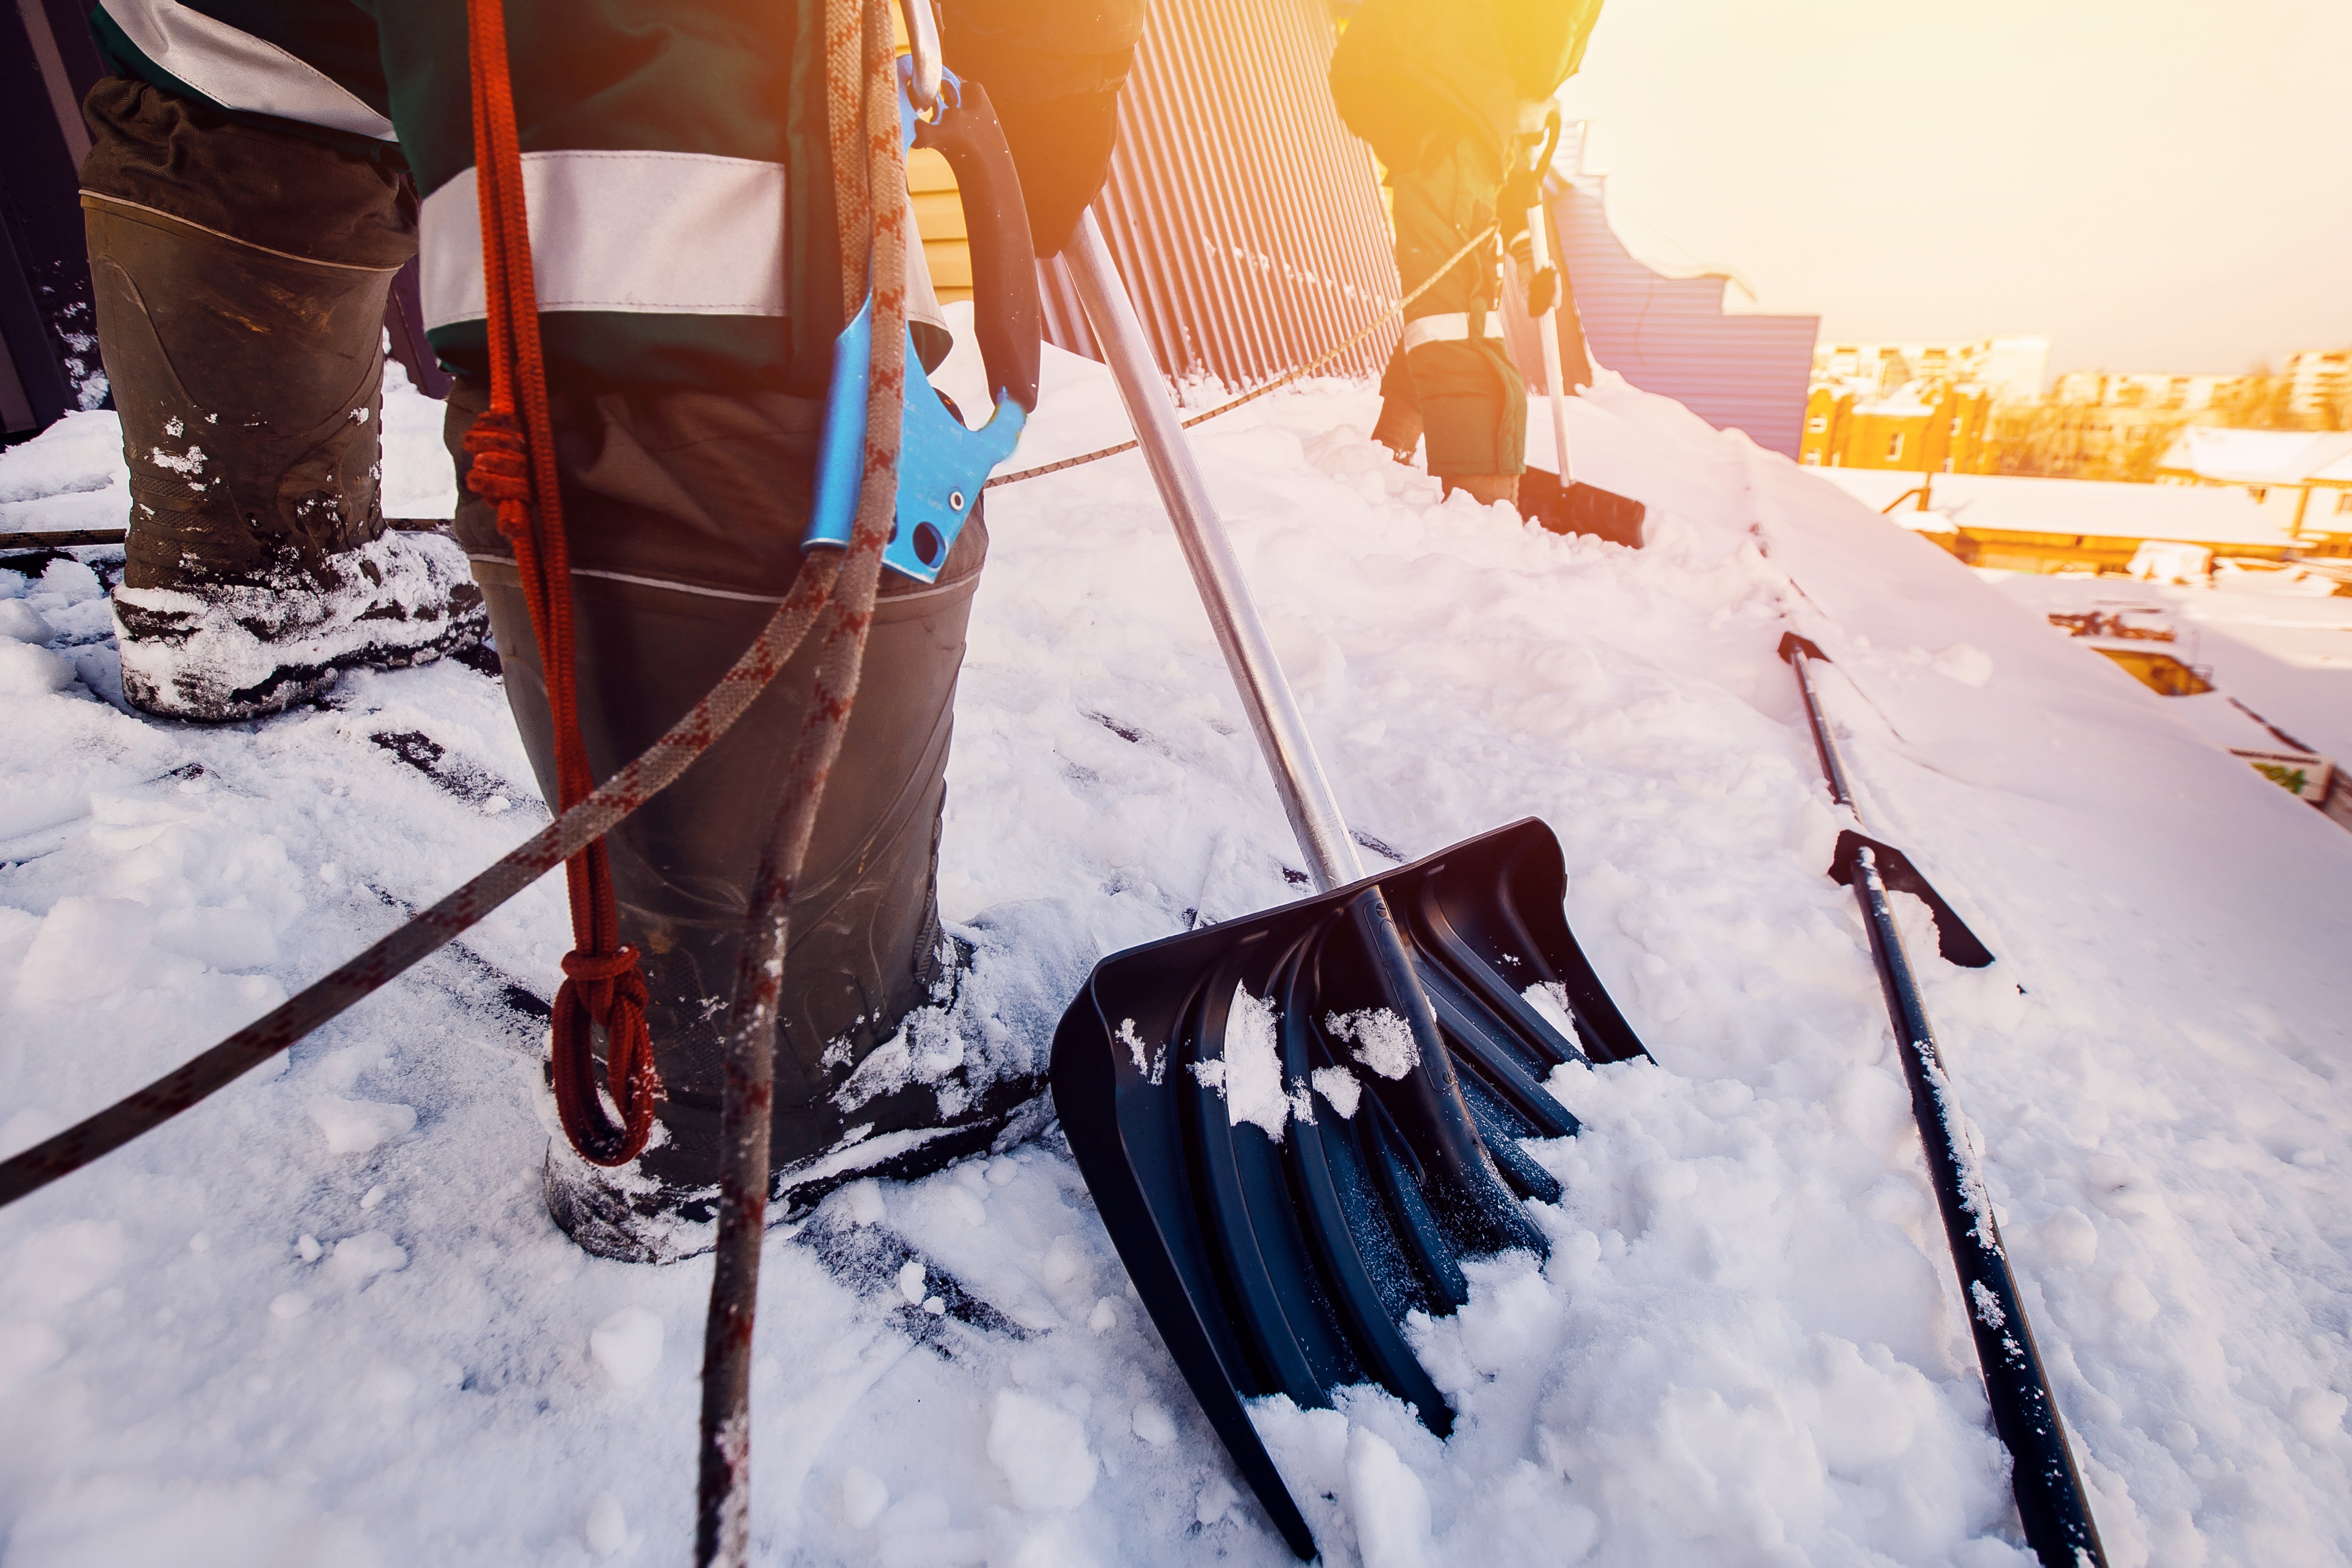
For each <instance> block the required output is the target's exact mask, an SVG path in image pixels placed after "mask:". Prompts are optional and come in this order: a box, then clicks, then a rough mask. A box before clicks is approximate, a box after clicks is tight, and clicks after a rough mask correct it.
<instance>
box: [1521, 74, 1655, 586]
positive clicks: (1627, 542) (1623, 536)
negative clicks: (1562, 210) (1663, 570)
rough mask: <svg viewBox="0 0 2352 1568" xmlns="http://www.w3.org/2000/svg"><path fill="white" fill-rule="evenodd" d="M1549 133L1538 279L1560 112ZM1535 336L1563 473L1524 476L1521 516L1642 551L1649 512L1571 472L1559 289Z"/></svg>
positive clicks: (1535, 232) (1545, 262)
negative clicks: (1644, 522)
mask: <svg viewBox="0 0 2352 1568" xmlns="http://www.w3.org/2000/svg"><path fill="white" fill-rule="evenodd" d="M1558 146H1559V108H1558V106H1554V108H1553V109H1552V111H1551V123H1550V126H1549V135H1548V136H1547V138H1546V139H1545V142H1544V147H1543V152H1542V153H1541V154H1540V155H1539V156H1538V158H1537V159H1536V165H1535V167H1536V181H1537V184H1536V202H1535V205H1533V206H1532V207H1530V208H1528V261H1529V263H1530V264H1531V266H1532V268H1533V269H1534V272H1535V275H1536V276H1537V277H1538V278H1540V277H1542V276H1543V274H1544V273H1545V272H1547V271H1549V269H1550V268H1551V216H1550V215H1549V213H1547V212H1546V211H1545V210H1544V204H1543V184H1542V181H1543V176H1544V174H1546V173H1547V172H1548V171H1549V169H1550V168H1551V155H1552V150H1553V149H1554V148H1556V147H1558ZM1536 338H1537V341H1538V342H1540V343H1541V344H1542V345H1543V362H1544V385H1545V386H1546V387H1547V388H1549V390H1550V393H1551V449H1552V452H1553V454H1554V456H1555V457H1556V458H1558V460H1559V472H1558V473H1556V474H1555V473H1553V472H1551V471H1550V470H1549V469H1547V468H1529V469H1528V471H1527V472H1525V473H1523V474H1521V475H1520V476H1519V512H1520V515H1521V516H1523V517H1530V518H1533V519H1534V520H1535V521H1538V522H1539V523H1541V524H1543V526H1544V527H1546V528H1548V529H1549V530H1550V531H1552V532H1554V533H1591V534H1597V535H1599V536H1600V537H1601V538H1602V539H1606V540H1609V541H1611V542H1613V543H1617V544H1622V545H1624V546H1625V547H1626V548H1628V549H1630V550H1639V549H1641V548H1642V519H1643V517H1644V516H1645V515H1647V513H1648V511H1649V509H1648V508H1647V507H1645V506H1643V504H1642V503H1641V502H1640V501H1637V500H1634V499H1633V497H1632V496H1621V495H1619V494H1617V493H1616V492H1615V491H1614V490H1604V489H1601V487H1600V486H1598V485H1588V484H1585V483H1583V482H1582V481H1581V480H1579V479H1573V478H1571V477H1570V474H1569V471H1568V387H1567V385H1566V384H1565V383H1566V381H1567V373H1566V372H1565V371H1564V370H1563V369H1562V368H1561V366H1560V362H1559V288H1558V286H1557V284H1555V286H1554V287H1553V289H1552V293H1551V299H1550V300H1549V303H1547V304H1546V305H1545V306H1544V308H1543V309H1542V310H1538V311H1537V312H1536Z"/></svg>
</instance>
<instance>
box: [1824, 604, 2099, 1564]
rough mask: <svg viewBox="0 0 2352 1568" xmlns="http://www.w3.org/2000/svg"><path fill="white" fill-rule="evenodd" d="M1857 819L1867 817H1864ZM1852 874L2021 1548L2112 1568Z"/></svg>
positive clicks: (1877, 889)
mask: <svg viewBox="0 0 2352 1568" xmlns="http://www.w3.org/2000/svg"><path fill="white" fill-rule="evenodd" d="M1789 662H1790V665H1791V666H1792V667H1794V668H1795V669H1796V672H1797V686H1798V689H1800V690H1801V691H1802V692H1803V694H1804V699H1805V717H1806V719H1807V720H1808V721H1810V722H1811V725H1812V731H1813V744H1814V746H1815V747H1816V748H1817V749H1818V750H1819V751H1820V752H1821V756H1822V771H1823V772H1824V773H1827V774H1828V776H1829V781H1830V790H1831V793H1832V795H1836V797H1837V799H1838V802H1839V804H1841V805H1844V806H1846V807H1847V808H1848V809H1849V810H1852V809H1853V791H1852V790H1851V789H1850V788H1849V787H1848V784H1847V780H1846V773H1845V764H1844V763H1843V760H1842V759H1841V758H1840V757H1839V755H1838V750H1837V742H1836V740H1835V739H1834V738H1832V735H1831V734H1830V727H1829V721H1828V720H1827V719H1826V718H1824V717H1823V716H1822V706H1821V699H1820V696H1819V695H1818V694H1817V693H1816V692H1815V690H1814V689H1813V679H1812V671H1811V664H1812V660H1811V658H1810V657H1809V656H1808V655H1807V654H1806V652H1805V650H1804V649H1803V648H1801V647H1792V648H1790V653H1789ZM1855 820H1856V821H1857V822H1859V821H1860V820H1861V814H1860V813H1859V812H1858V811H1857V812H1855ZM1853 871H1854V875H1853V893H1854V899H1855V901H1856V902H1858V903H1859V904H1860V905H1861V906H1862V918H1863V924H1864V927H1865V928H1866V929H1867V930H1868V931H1869V932H1870V952H1871V957H1872V958H1873V960H1874V961H1875V963H1877V966H1878V984H1879V989H1880V990H1881V991H1882V992H1883V993H1884V994H1885V998H1886V1018H1887V1022H1888V1023H1889V1024H1890V1025H1892V1026H1894V1030H1895V1044H1896V1046H1897V1047H1898V1053H1899V1054H1900V1056H1901V1057H1902V1058H1903V1077H1904V1079H1905V1080H1906V1082H1908V1083H1909V1085H1910V1086H1911V1116H1912V1120H1913V1121H1916V1122H1917V1123H1918V1125H1919V1142H1920V1146H1921V1148H1922V1150H1923V1151H1924V1152H1925V1153H1926V1154H1927V1176H1928V1180H1929V1183H1930V1184H1932V1185H1933V1186H1934V1187H1935V1189H1936V1206H1937V1208H1938V1209H1939V1210H1941V1211H1942V1214H1943V1219H1944V1239H1945V1241H1946V1242H1947V1243H1948V1244H1949V1246H1950V1247H1951V1253H1952V1268H1953V1271H1954V1272H1955V1273H1956V1274H1958V1277H1959V1282H1960V1300H1961V1302H1962V1304H1963V1305H1964V1306H1965V1308H1966V1309H1967V1310H1968V1315H1969V1333H1970V1334H1971V1335H1972V1336H1973V1337H1974V1338H1975V1340H1976V1346H1977V1363H1978V1365H1979V1368H1980V1369H1981V1370H1982V1371H1983V1373H1984V1384H1985V1402H1986V1404H1988V1405H1990V1406H1991V1408H1992V1424H1993V1430H1994V1431H1996V1432H1998V1433H1999V1434H2000V1440H2001V1442H2002V1443H2004V1444H2005V1445H2007V1447H2008V1448H2009V1454H2010V1460H2011V1473H2010V1488H2011V1492H2012V1493H2013V1494H2014V1495H2015V1497H2016V1499H2017V1516H2018V1520H2019V1522H2020V1523H2021V1524H2022V1525H2023V1526H2024V1528H2025V1541H2026V1544H2027V1545H2028V1546H2030V1547H2031V1548H2032V1551H2033V1554H2034V1555H2035V1556H2036V1557H2038V1558H2039V1559H2041V1561H2042V1563H2043V1565H2044V1568H2084V1564H2086V1563H2089V1564H2097V1565H2098V1568H2105V1563H2106V1560H2107V1559H2106V1552H2105V1548H2103V1547H2102V1546H2101V1545H2100V1543H2099V1530H2098V1525H2097V1523H2096V1522H2095V1521H2094V1520H2093V1519H2092V1517H2091V1509H2090V1504H2089V1502H2088V1501H2087V1500H2085V1499H2084V1496H2083V1478H2082V1476H2081V1474H2080V1473H2079V1472H2077V1471H2076V1469H2075V1468H2074V1453H2073V1451H2072V1450H2071V1449H2070V1448H2069V1447H2067V1445H2066V1426H2065V1423H2064V1422H2063V1420H2061V1419H2060V1417H2059V1415H2058V1402H2057V1400H2056V1399H2055V1398H2054V1397H2053V1395H2052V1394H2051V1392H2050V1379H2049V1376H2048V1374H2047V1373H2044V1372H2043V1371H2042V1352H2040V1350H2038V1349H2037V1348H2036V1347H2035V1345H2034V1342H2033V1329H2032V1325H2031V1324H2030V1323H2028V1322H2027V1321H2026V1317H2025V1303H2024V1302H2023V1301H2021V1300H2019V1298H2018V1293H2017V1279H2016V1276H2015V1275H2014V1274H2012V1273H2011V1270H2010V1267H2009V1253H2008V1251H2007V1249H2006V1248H2004V1247H2002V1245H2001V1240H2000V1226H1998V1225H1996V1224H1995V1223H1994V1221H1993V1214H1992V1196H1991V1194H1990V1191H1988V1189H1987V1188H1986V1186H1985V1181H1984V1172H1983V1170H1982V1168H1981V1167H1980V1166H1979V1164H1978V1163H1977V1156H1976V1154H1975V1153H1974V1152H1973V1151H1971V1150H1970V1149H1969V1144H1968V1140H1967V1138H1966V1137H1965V1135H1964V1134H1963V1133H1962V1131H1961V1127H1960V1110H1959V1106H1958V1104H1957V1103H1956V1102H1955V1100H1954V1099H1953V1096H1952V1091H1951V1080H1950V1079H1948V1078H1947V1077H1946V1076H1945V1073H1944V1067H1943V1062H1942V1059H1941V1058H1940V1057H1939V1056H1938V1055H1937V1048H1936V1033H1935V1029H1934V1028H1933V1026H1930V1025H1929V1023H1928V1021H1927V1003H1926V1002H1925V1001H1924V1000H1923V999H1922V998H1921V996H1920V994H1919V983H1918V978H1917V976H1916V975H1915V974H1914V973H1912V969H1911V959H1910V955H1909V954H1908V953H1907V952H1905V950H1904V946H1903V932H1902V931H1901V929H1900V928H1899V927H1897V926H1896V924H1895V911H1894V909H1893V907H1892V906H1891V905H1890V904H1889V903H1888V901H1887V898H1886V883H1885V880H1884V879H1882V878H1881V877H1880V875H1879V870H1878V863H1877V858H1876V856H1875V855H1874V852H1873V851H1872V850H1871V849H1870V848H1869V847H1867V846H1866V845H1865V846H1864V847H1863V848H1862V849H1861V850H1860V851H1859V852H1858V853H1857V855H1856V857H1855V860H1854V867H1853Z"/></svg>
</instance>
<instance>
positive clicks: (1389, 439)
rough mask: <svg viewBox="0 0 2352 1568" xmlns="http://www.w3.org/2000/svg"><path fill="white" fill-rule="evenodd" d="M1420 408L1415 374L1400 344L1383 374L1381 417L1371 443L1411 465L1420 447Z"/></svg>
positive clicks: (1375, 424)
mask: <svg viewBox="0 0 2352 1568" xmlns="http://www.w3.org/2000/svg"><path fill="white" fill-rule="evenodd" d="M1421 430H1422V420H1421V404H1420V402H1419V400H1418V399H1416V398H1415V397H1414V395H1413V390H1412V367H1411V366H1409V365H1407V364H1406V363H1405V353H1404V346H1403V345H1402V343H1400V344H1399V345H1398V346H1397V348H1396V350H1395V352H1393V353H1391V354H1390V355H1389V363H1388V366H1387V368H1386V369H1385V370H1383V371H1382V372H1381V416H1380V418H1379V419H1378V420H1377V421H1375V422H1374V424H1373V426H1372V439H1373V440H1375V441H1378V442H1379V443H1380V444H1381V446H1383V447H1387V448H1388V449H1389V455H1390V456H1391V457H1392V458H1395V459H1396V460H1397V461H1398V462H1400V463H1405V464H1410V463H1411V462H1412V455H1413V453H1414V451H1415V450H1417V449H1418V448H1419V447H1420V446H1421Z"/></svg>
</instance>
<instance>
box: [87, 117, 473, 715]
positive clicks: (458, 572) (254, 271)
mask: <svg viewBox="0 0 2352 1568" xmlns="http://www.w3.org/2000/svg"><path fill="white" fill-rule="evenodd" d="M88 118H89V123H90V127H91V131H92V133H93V136H94V138H95V141H94V143H93V147H92V151H91V153H90V156H89V160H88V162H87V163H85V165H84V171H83V174H84V179H85V182H86V183H87V184H89V188H88V189H86V190H85V191H84V193H83V196H82V205H83V206H84V208H85V221H86V224H87V226H88V230H89V255H90V272H91V278H92V281H93V284H94V286H95V289H96V294H97V303H98V331H99V342H100V352H101V353H102V354H103V356H104V359H105V363H106V370H107V376H108V380H109V381H110V384H111V385H112V387H113V391H114V400H115V406H116V408H117V409H118V411H119V413H120V416H121V423H122V447H123V456H124V458H125V460H126V461H127V462H128V464H129V466H130V470H131V517H130V531H129V536H128V539H127V540H126V542H125V545H124V571H123V581H122V585H121V588H120V589H119V590H118V591H117V593H116V595H115V623H116V630H117V634H118V637H119V641H120V645H121V654H122V684H123V692H124V695H125V696H126V697H127V698H128V699H129V700H131V702H132V703H134V704H135V705H137V706H139V707H141V708H143V709H145V710H148V711H150V712H153V713H158V714H162V715H164V716H167V717H172V718H181V719H198V720H226V719H247V718H252V717H255V716H257V715H259V714H263V713H269V712H274V711H277V710H280V709H283V708H285V707H287V706H288V705H289V704H290V703H293V702H296V701H299V700H302V699H304V698H307V697H310V696H312V695H314V694H316V693H317V692H319V691H320V690H322V689H325V688H326V687H327V686H329V685H331V684H332V683H333V681H334V680H335V679H336V677H337V676H338V674H339V673H340V672H341V671H342V670H344V669H347V668H352V667H354V666H358V665H371V666H377V667H386V666H397V665H405V664H414V663H417V662H420V661H422V660H425V659H430V658H436V657H438V656H439V655H440V654H442V653H445V652H448V651H451V650H453V649H456V648H457V647H467V646H471V645H472V644H474V643H476V642H478V641H479V640H480V637H481V634H482V629H483V626H484V625H485V619H484V616H483V614H482V609H481V597H480V595H479V593H478V591H477V590H476V589H475V587H474V585H473V584H472V583H471V582H470V581H468V580H467V574H466V568H465V560H464V555H463V552H460V551H459V550H458V549H457V547H456V545H455V544H454V543H453V542H451V541H449V540H447V539H444V538H437V537H435V536H432V535H429V534H420V533H387V532H386V531H385V530H384V521H383V510H382V507H381V504H380V502H379V500H378V491H377V479H378V468H379V451H380V442H379V440H378V428H379V426H380V424H381V420H382V414H383V408H382V401H381V396H382V384H383V348H382V342H383V313H384V302H385V299H386V297H387V295H388V293H389V290H390V289H391V285H392V279H393V275H394V272H395V271H396V270H397V268H398V267H399V266H400V263H401V260H402V259H403V257H402V254H401V252H402V250H403V247H405V248H406V249H408V250H413V249H414V248H415V238H414V228H415V224H414V215H413V213H412V212H411V211H410V210H408V207H407V205H406V204H405V200H404V197H403V196H402V195H400V193H399V190H398V187H397V186H396V185H394V184H393V183H392V182H391V181H389V180H388V179H387V178H386V177H385V176H384V175H383V174H382V173H381V172H380V171H379V170H377V169H376V168H375V167H374V166H373V165H372V164H370V163H366V162H365V161H364V160H360V159H356V158H352V157H349V156H343V155H338V154H335V153H330V152H328V151H326V150H324V149H321V148H320V147H318V146H317V145H316V144H314V143H310V142H305V141H303V140H302V139H301V138H299V137H296V136H292V135H290V134H278V133H273V132H268V131H266V130H260V129H257V128H255V127H252V126H249V125H235V124H232V123H231V122H229V121H225V120H222V119H221V118H220V117H219V116H217V115H212V114H209V113H208V112H206V111H204V110H202V109H201V106H197V105H192V104H189V103H187V102H186V101H185V100H179V99H175V98H173V97H172V96H171V95H169V94H165V93H163V92H161V91H160V90H159V89H155V88H152V87H149V86H147V85H145V84H142V83H131V82H127V81H123V80H121V79H110V80H108V81H105V82H101V83H100V85H99V87H98V88H97V89H94V90H93V91H92V93H91V95H90V101H89V116H88ZM158 203H169V204H172V205H173V208H174V209H176V210H166V209H165V208H164V207H163V206H159V205H156V204H158ZM294 205H299V206H302V207H304V208H306V209H307V210H308V214H309V216H308V218H307V219H306V220H304V221H305V225H306V226H304V227H303V228H302V229H301V230H300V232H299V237H297V236H294V235H289V233H286V232H281V231H282V230H285V229H287V228H288V227H289V223H290V221H291V220H290V219H289V215H288V212H287V211H286V210H285V209H287V208H289V206H294ZM189 214H194V215H196V216H187V215H189ZM205 220H209V221H205ZM248 230H249V231H250V232H252V233H255V234H259V235H262V236H265V237H266V238H267V239H268V240H273V241H277V242H278V243H277V244H270V243H266V242H265V241H264V240H259V239H249V238H247V237H242V236H243V235H244V234H245V233H246V232H247V231H248ZM295 245H299V246H302V247H304V248H303V249H302V250H301V251H300V253H297V252H296V251H295V250H293V249H289V248H282V247H286V246H295ZM329 252H334V253H337V254H326V253H329Z"/></svg>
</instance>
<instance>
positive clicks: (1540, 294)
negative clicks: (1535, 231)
mask: <svg viewBox="0 0 2352 1568" xmlns="http://www.w3.org/2000/svg"><path fill="white" fill-rule="evenodd" d="M1511 265H1512V266H1514V267H1516V268H1517V269H1518V273H1519V276H1520V277H1522V278H1524V279H1527V280H1528V315H1530V316H1540V315H1542V314H1543V313H1544V312H1545V311H1547V310H1550V309H1551V308H1552V305H1553V304H1554V302H1556V301H1557V300H1559V268H1557V267H1551V266H1546V267H1544V268H1540V269H1539V268H1537V266H1536V251H1535V241H1534V239H1533V238H1532V237H1530V236H1529V234H1528V226H1527V225H1526V224H1525V223H1522V224H1520V225H1519V232H1518V233H1517V234H1516V235H1514V236H1512V237H1511Z"/></svg>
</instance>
